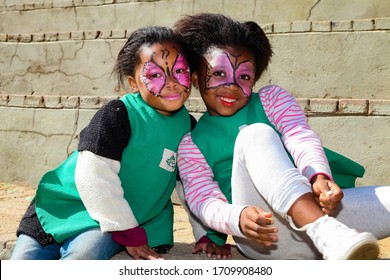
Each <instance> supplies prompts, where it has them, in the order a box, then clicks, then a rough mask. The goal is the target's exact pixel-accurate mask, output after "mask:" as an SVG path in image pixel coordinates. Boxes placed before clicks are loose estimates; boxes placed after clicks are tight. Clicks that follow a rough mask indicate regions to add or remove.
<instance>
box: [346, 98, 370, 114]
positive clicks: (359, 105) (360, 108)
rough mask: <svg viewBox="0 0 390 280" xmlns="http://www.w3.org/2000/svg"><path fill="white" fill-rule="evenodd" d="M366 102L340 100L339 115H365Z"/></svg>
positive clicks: (366, 110)
mask: <svg viewBox="0 0 390 280" xmlns="http://www.w3.org/2000/svg"><path fill="white" fill-rule="evenodd" d="M367 105H368V100H366V99H340V100H339V113H341V114H367V112H368V106H367Z"/></svg>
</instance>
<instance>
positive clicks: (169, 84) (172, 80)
mask: <svg viewBox="0 0 390 280" xmlns="http://www.w3.org/2000/svg"><path fill="white" fill-rule="evenodd" d="M165 85H166V87H167V88H170V89H173V88H175V87H176V86H177V81H176V79H175V78H174V77H173V76H168V77H167V81H166V83H165Z"/></svg>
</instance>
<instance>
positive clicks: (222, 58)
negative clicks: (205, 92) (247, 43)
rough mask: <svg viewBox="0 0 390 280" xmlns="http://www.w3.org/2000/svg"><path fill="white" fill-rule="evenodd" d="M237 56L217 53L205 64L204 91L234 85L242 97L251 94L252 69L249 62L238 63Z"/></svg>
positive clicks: (251, 64)
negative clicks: (239, 90) (242, 94)
mask: <svg viewBox="0 0 390 280" xmlns="http://www.w3.org/2000/svg"><path fill="white" fill-rule="evenodd" d="M238 60H239V56H234V55H232V54H230V53H226V52H219V53H218V54H216V55H215V56H213V57H212V59H211V60H210V61H208V63H207V74H206V89H212V88H216V87H220V86H229V85H233V84H236V85H237V86H238V87H240V89H241V91H242V92H243V93H244V95H246V96H249V95H250V94H251V92H252V87H253V80H254V70H253V69H254V67H253V63H252V61H250V60H245V61H241V62H238Z"/></svg>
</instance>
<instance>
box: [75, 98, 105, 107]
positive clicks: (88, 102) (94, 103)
mask: <svg viewBox="0 0 390 280" xmlns="http://www.w3.org/2000/svg"><path fill="white" fill-rule="evenodd" d="M100 107H101V104H100V99H99V97H98V96H80V109H96V108H100Z"/></svg>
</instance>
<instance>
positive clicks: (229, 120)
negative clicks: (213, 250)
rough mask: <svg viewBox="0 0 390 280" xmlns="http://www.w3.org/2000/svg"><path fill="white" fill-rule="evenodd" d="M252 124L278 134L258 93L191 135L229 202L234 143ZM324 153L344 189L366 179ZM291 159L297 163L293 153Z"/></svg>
mask: <svg viewBox="0 0 390 280" xmlns="http://www.w3.org/2000/svg"><path fill="white" fill-rule="evenodd" d="M253 123H264V124H267V125H269V126H271V127H272V128H273V129H274V130H275V131H276V129H275V127H274V126H273V125H272V124H271V123H270V121H269V120H268V117H267V115H266V114H265V112H264V108H263V106H262V104H261V101H260V98H258V95H257V94H252V96H251V100H250V101H249V103H248V105H247V106H245V107H244V108H242V109H241V110H240V111H238V112H237V113H236V114H234V115H233V116H230V117H223V116H211V115H210V114H208V113H207V112H206V113H205V114H204V115H203V116H202V117H201V118H200V119H199V121H198V123H197V125H196V127H195V128H194V130H193V131H192V132H191V136H192V140H193V142H194V143H195V144H196V145H197V147H198V148H199V150H200V151H201V152H202V154H203V155H204V156H205V158H206V160H207V163H208V164H209V166H210V168H211V169H212V170H213V173H214V179H215V180H216V181H217V182H218V184H219V187H220V189H221V191H222V192H223V193H224V195H225V196H226V198H227V199H228V201H229V202H230V203H231V173H232V165H233V151H234V143H235V140H236V137H237V135H238V133H239V131H240V130H239V128H240V127H241V126H244V125H250V124H253ZM276 132H277V131H276ZM277 133H278V132H277ZM278 134H279V133H278ZM279 136H280V134H279ZM324 150H325V154H326V156H327V158H328V161H329V165H330V168H331V171H332V176H333V178H334V180H335V182H336V183H337V184H339V185H340V187H342V188H352V187H354V186H355V181H356V178H357V177H362V176H363V174H364V168H363V167H362V166H361V165H359V164H358V163H356V162H354V161H352V160H350V159H348V158H346V157H344V156H342V155H340V154H338V153H336V152H333V151H331V150H329V149H327V148H324ZM289 157H290V159H291V161H292V162H294V161H293V160H292V157H291V155H290V154H289ZM207 236H208V237H209V238H210V239H211V240H212V241H213V242H215V243H216V244H218V245H223V244H224V243H225V241H226V235H224V234H221V233H218V232H216V231H213V230H209V232H208V234H207Z"/></svg>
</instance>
